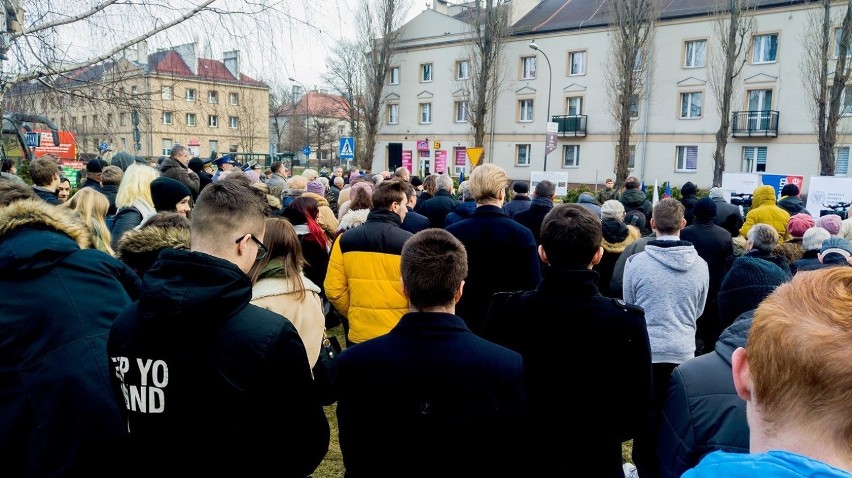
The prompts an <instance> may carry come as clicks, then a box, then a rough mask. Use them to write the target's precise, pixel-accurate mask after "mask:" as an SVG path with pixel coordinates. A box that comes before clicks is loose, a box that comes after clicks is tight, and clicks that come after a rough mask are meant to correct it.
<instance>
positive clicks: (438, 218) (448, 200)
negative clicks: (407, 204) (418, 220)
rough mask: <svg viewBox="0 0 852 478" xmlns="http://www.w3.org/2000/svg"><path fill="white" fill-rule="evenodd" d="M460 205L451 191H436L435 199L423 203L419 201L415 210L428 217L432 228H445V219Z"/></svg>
mask: <svg viewBox="0 0 852 478" xmlns="http://www.w3.org/2000/svg"><path fill="white" fill-rule="evenodd" d="M458 204H459V200H458V199H456V198H454V197H453V195H452V194H450V192H449V191H445V190H443V189H442V190H439V191H435V196H434V197H432V198H429V199H427V200H425V201H423V202H420V200H419V199H418V201H417V205H416V206H414V210H415V211H417V212H419V213H420V214H423V215H424V216H426V217H428V218H429V224H431V225H432V227H438V228H441V227H444V219H446V217H447V214H449V213H451V212H452V211H453V208H455V207H456V206H457V205H458Z"/></svg>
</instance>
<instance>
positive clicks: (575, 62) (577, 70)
mask: <svg viewBox="0 0 852 478" xmlns="http://www.w3.org/2000/svg"><path fill="white" fill-rule="evenodd" d="M585 74H586V52H585V51H572V52H570V53H568V75H569V76H571V75H585Z"/></svg>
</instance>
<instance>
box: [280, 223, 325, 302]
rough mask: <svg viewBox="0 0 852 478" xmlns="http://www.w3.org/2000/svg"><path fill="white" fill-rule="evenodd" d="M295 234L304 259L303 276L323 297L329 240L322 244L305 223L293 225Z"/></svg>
mask: <svg viewBox="0 0 852 478" xmlns="http://www.w3.org/2000/svg"><path fill="white" fill-rule="evenodd" d="M293 229H294V230H295V231H296V235H297V236H298V237H299V243H300V244H301V245H302V257H303V258H304V259H305V264H304V268H303V270H302V272H303V273H304V275H305V277H307V278H308V279H310V280H311V282H313V283H314V285H316V286H317V287H318V288H319V290H320V292H319V293H320V296H322V297H325V293H324V291H323V288H322V284H323V283H324V282H325V275H326V273H327V272H328V258H329V254H330V253H331V241H330V240H329V241H328V242H326V245H325V246H323V245H322V244H320V243H319V241H318V240H317V239H316V238H315V237H314V236H313V235H311V231H310V229H308V225H307V224H297V225H295V226H293ZM285 317H286V315H285Z"/></svg>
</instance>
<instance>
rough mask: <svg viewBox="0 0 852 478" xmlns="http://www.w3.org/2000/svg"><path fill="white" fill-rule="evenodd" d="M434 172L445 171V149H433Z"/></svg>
mask: <svg viewBox="0 0 852 478" xmlns="http://www.w3.org/2000/svg"><path fill="white" fill-rule="evenodd" d="M435 172H436V173H446V172H447V151H446V150H443V149H440V150H438V151H435Z"/></svg>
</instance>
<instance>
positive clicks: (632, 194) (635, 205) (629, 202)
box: [618, 189, 654, 235]
mask: <svg viewBox="0 0 852 478" xmlns="http://www.w3.org/2000/svg"><path fill="white" fill-rule="evenodd" d="M618 200H619V201H621V204H622V205H624V212H629V211H633V210H637V211H642V213H643V214H645V228H644V229H642V235H648V234H650V233H651V215H652V214H653V212H654V211H653V207H652V206H651V201H649V200H648V196H646V195H645V193H644V192H643V191H642V190H641V189H627V190H625V191H624V192H623V193H621V196H619V197H618Z"/></svg>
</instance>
